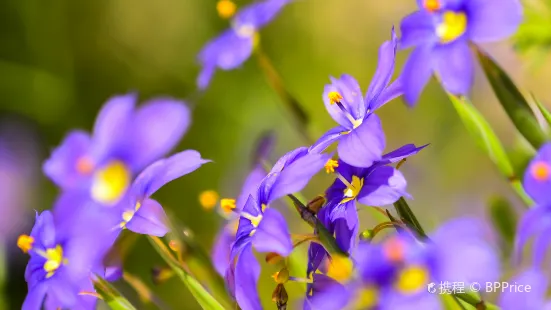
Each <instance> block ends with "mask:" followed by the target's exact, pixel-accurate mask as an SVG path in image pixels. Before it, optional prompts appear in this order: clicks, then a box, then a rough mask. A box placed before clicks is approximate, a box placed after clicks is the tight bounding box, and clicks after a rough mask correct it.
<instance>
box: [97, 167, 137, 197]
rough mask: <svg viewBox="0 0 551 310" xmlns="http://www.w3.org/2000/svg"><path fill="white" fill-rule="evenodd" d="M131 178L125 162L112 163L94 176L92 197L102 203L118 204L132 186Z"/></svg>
mask: <svg viewBox="0 0 551 310" xmlns="http://www.w3.org/2000/svg"><path fill="white" fill-rule="evenodd" d="M130 178H131V172H130V170H129V169H128V167H126V165H125V164H124V163H123V162H121V161H118V160H114V161H111V162H109V163H108V164H107V165H105V166H104V167H103V168H101V169H100V170H99V171H97V172H96V173H95V174H94V178H93V181H92V197H93V198H94V199H95V200H96V201H99V202H101V203H106V204H113V203H116V202H117V201H119V199H120V198H121V197H122V196H123V195H124V193H125V192H126V189H127V188H128V186H129V185H130Z"/></svg>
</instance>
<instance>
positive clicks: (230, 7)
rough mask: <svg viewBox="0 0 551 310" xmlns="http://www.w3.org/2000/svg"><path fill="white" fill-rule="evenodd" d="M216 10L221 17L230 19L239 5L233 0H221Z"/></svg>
mask: <svg viewBox="0 0 551 310" xmlns="http://www.w3.org/2000/svg"><path fill="white" fill-rule="evenodd" d="M216 11H218V15H219V16H220V17H221V18H224V19H228V18H231V17H232V16H233V15H234V14H235V11H237V6H236V5H235V3H233V2H232V1H231V0H220V1H218V3H216Z"/></svg>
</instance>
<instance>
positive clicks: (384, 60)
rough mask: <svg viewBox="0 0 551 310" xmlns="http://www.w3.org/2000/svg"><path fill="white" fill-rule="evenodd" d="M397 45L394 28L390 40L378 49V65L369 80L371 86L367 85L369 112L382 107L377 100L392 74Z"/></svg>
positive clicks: (366, 99)
mask: <svg viewBox="0 0 551 310" xmlns="http://www.w3.org/2000/svg"><path fill="white" fill-rule="evenodd" d="M397 44H398V38H397V37H396V33H395V32H394V28H392V32H391V39H390V40H389V41H386V42H384V43H383V44H382V45H381V47H379V63H378V65H377V70H376V71H375V75H373V78H371V84H369V88H368V89H367V93H366V96H365V102H367V104H368V106H369V108H370V110H371V111H374V110H375V109H376V108H375V107H378V106H381V105H382V104H379V101H378V99H379V97H380V95H381V94H382V93H383V91H384V90H385V88H386V87H387V85H388V83H389V82H390V79H391V78H392V75H393V74H394V63H395V61H396V47H397Z"/></svg>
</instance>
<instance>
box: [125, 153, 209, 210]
mask: <svg viewBox="0 0 551 310" xmlns="http://www.w3.org/2000/svg"><path fill="white" fill-rule="evenodd" d="M208 162H210V160H207V159H203V158H201V154H199V152H197V151H194V150H187V151H183V152H180V153H176V154H174V155H172V156H170V157H169V158H167V159H161V160H158V161H156V162H154V163H153V164H151V165H149V166H148V167H147V168H145V169H144V171H142V173H140V175H139V176H138V177H137V178H136V180H134V183H133V184H132V189H131V190H132V193H133V194H134V195H135V196H136V197H138V200H139V198H143V197H149V196H151V195H152V194H153V193H155V192H156V191H157V190H159V188H161V187H162V186H164V185H165V184H167V183H169V182H171V181H173V180H175V179H177V178H179V177H182V176H184V175H186V174H188V173H191V172H193V171H195V170H197V169H198V168H199V167H201V166H202V165H203V164H205V163H208Z"/></svg>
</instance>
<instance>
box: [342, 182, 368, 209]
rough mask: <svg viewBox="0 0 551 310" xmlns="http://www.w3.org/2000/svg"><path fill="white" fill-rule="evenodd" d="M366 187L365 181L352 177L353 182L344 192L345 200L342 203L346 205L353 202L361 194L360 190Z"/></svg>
mask: <svg viewBox="0 0 551 310" xmlns="http://www.w3.org/2000/svg"><path fill="white" fill-rule="evenodd" d="M363 186H364V179H360V178H359V177H357V176H355V175H354V176H352V182H351V183H350V185H349V186H348V187H347V188H346V189H345V190H344V197H345V198H344V199H343V200H342V201H341V203H345V202H348V201H351V200H354V199H355V198H356V197H357V196H358V194H359V193H360V190H361V189H362V187H363Z"/></svg>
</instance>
